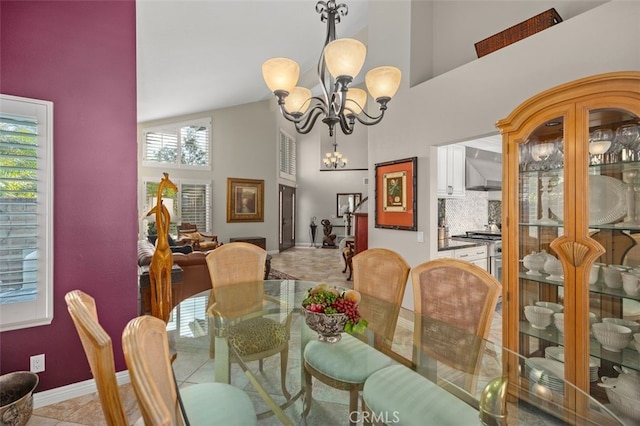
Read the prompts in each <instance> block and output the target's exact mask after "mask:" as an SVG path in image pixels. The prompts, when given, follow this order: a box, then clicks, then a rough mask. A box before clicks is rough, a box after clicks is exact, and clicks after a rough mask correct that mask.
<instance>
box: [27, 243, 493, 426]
mask: <svg viewBox="0 0 640 426" xmlns="http://www.w3.org/2000/svg"><path fill="white" fill-rule="evenodd" d="M339 256H340V253H339V251H338V250H335V249H323V248H294V249H291V250H288V251H285V252H283V253H280V254H277V255H274V256H273V259H272V268H273V269H275V270H278V271H282V272H285V273H287V274H290V275H292V276H294V277H297V278H299V279H304V280H308V281H322V282H327V283H329V284H333V285H340V286H343V287H350V286H351V282H350V281H346V280H345V278H346V274H343V273H342V272H341V271H342V264H341V260H340V257H339ZM501 320H502V318H501V315H500V314H499V313H497V314H496V315H495V318H494V327H493V329H492V333H491V339H492V340H494V341H496V343H500V341H501ZM399 328H402V326H401V325H400V323H399ZM292 330H299V327H296V325H295V324H294V325H293V326H292ZM402 331H404V332H406V333H407V335H408V336H409V335H410V333H411V330H410V328H407V327H406V326H405V328H404V330H402ZM292 338H299V335H298V336H295V335H294V336H292ZM397 349H398V350H399V351H402V352H404V351H405V350H410V349H409V348H401V347H399V348H397ZM177 350H178V357H177V360H176V361H175V363H174V369H175V373H176V378H177V380H178V382H180V384H181V386H185V385H188V384H190V383H197V382H199V381H209V380H211V379H212V377H213V365H214V364H213V362H214V361H213V360H211V359H209V357H208V355H207V354H206V353H203V352H202V351H196V350H194V349H193V348H190V347H188V346H185V347H180V346H178V347H177ZM293 352H295V351H292V352H291V353H290V355H289V374H288V388H289V390H293V389H300V382H301V379H300V373H299V371H300V370H299V368H300V354H296V353H293ZM407 355H408V354H407ZM256 364H257V363H256ZM279 371H280V368H279V357H271V358H270V359H268V360H266V361H265V366H264V372H265V373H264V379H265V380H266V381H267V382H268V387H269V388H268V389H267V391H268V392H269V393H271V383H273V387H272V388H273V394H274V398H275V399H276V400H277V398H278V394H279V393H280V392H279ZM232 382H233V384H234V385H236V386H239V387H243V388H244V389H245V390H246V391H247V392H248V393H249V394H250V395H251V397H252V399H253V400H254V402H255V404H256V410H257V411H258V412H259V411H262V410H264V409H265V408H266V406H265V404H264V402H263V401H262V399H261V398H260V397H259V395H258V394H257V393H256V392H255V391H253V388H252V386H251V384H249V383H248V379H247V378H246V376H245V375H244V374H243V373H242V371H241V370H240V369H239V368H237V367H235V366H234V367H233V368H232ZM121 395H122V397H123V400H124V404H125V407H126V409H127V413H128V416H129V420H130V422H131V423H132V424H133V422H135V421H136V420H137V419H138V417H139V416H140V413H139V410H138V408H137V405H136V402H135V396H134V394H133V391H132V389H131V385H130V384H126V385H123V386H121ZM280 398H282V396H280ZM301 410H302V401H301V400H298V401H296V403H295V404H293V405H292V406H291V407H289V408H288V409H287V410H286V413H287V414H288V415H289V416H290V417H291V418H292V419H299V418H300V413H301ZM259 423H260V424H261V425H277V424H280V422H279V421H278V419H277V418H275V417H268V418H266V419H263V420H260V422H259ZM104 424H105V421H104V418H103V415H102V411H101V407H100V403H99V400H98V398H97V394H91V395H86V396H83V397H79V398H75V399H71V400H67V401H64V402H61V403H58V404H52V405H49V406H46V407H41V408H38V409H36V410H34V413H33V416H32V418H31V420H30V421H29V422H28V424H27V426H50V425H58V426H73V425H92V426H93V425H96V426H98V425H104ZM307 424H309V425H339V424H348V394H347V392H345V391H336V390H333V389H331V388H329V387H327V386H324V385H323V384H321V383H316V382H314V404H313V405H312V410H311V412H310V414H309V417H308V420H307Z"/></svg>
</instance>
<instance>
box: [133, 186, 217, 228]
mask: <svg viewBox="0 0 640 426" xmlns="http://www.w3.org/2000/svg"><path fill="white" fill-rule="evenodd" d="M171 180H172V181H173V183H175V184H176V186H177V187H178V192H177V193H176V192H175V191H173V190H170V189H165V190H164V193H163V194H162V198H163V200H165V201H164V204H165V206H167V208H168V209H169V213H170V214H171V224H170V225H169V234H171V235H177V234H178V231H177V224H178V222H189V223H193V224H195V225H196V226H197V228H198V230H200V231H202V232H209V231H210V228H211V223H212V220H211V184H210V183H209V182H195V181H188V180H182V181H180V180H177V179H173V178H171ZM158 184H159V183H158V182H152V180H151V178H148V179H146V182H145V185H144V187H145V200H146V201H145V203H146V210H145V212H144V214H147V212H148V211H149V210H150V209H151V208H152V207H153V206H154V205H155V203H156V198H157V197H158ZM147 222H148V228H147V234H148V235H155V234H156V229H155V221H154V217H153V216H152V217H151V218H148V219H147Z"/></svg>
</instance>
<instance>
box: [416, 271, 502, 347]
mask: <svg viewBox="0 0 640 426" xmlns="http://www.w3.org/2000/svg"><path fill="white" fill-rule="evenodd" d="M411 282H412V285H413V300H414V309H415V312H416V313H419V314H423V315H425V316H426V317H429V318H433V319H437V320H440V321H442V322H445V323H447V324H449V325H453V326H455V327H457V328H459V329H461V330H464V331H467V332H469V333H472V334H475V335H477V336H480V337H482V338H485V339H486V338H487V337H488V336H489V330H490V329H491V321H492V320H493V313H494V312H495V309H496V304H497V302H498V298H499V297H500V294H501V293H502V284H500V281H498V280H497V279H496V278H495V277H494V276H492V275H491V274H490V273H489V272H487V271H485V270H484V269H482V268H480V267H479V266H477V265H474V264H472V263H469V262H465V261H464V260H459V259H436V260H430V261H428V262H424V263H422V264H420V265H418V266H416V267H414V268H413V269H412V270H411Z"/></svg>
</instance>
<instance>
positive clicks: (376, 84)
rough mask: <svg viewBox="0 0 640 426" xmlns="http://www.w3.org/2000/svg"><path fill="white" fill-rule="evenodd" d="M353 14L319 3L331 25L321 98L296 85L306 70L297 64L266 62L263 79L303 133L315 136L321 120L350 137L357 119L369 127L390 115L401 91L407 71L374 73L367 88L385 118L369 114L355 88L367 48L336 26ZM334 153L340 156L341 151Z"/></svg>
mask: <svg viewBox="0 0 640 426" xmlns="http://www.w3.org/2000/svg"><path fill="white" fill-rule="evenodd" d="M348 11H349V9H348V8H347V5H345V4H344V3H340V4H336V2H335V1H334V0H329V1H319V2H318V3H317V4H316V12H318V13H319V14H320V20H321V21H322V22H326V23H327V34H326V39H325V43H324V48H323V50H322V52H321V54H320V59H319V60H318V80H319V82H320V86H321V89H322V93H321V94H320V95H319V96H312V93H311V91H310V90H309V89H306V88H304V87H299V86H296V84H297V83H298V77H299V75H300V67H299V66H298V64H297V63H296V62H295V61H293V60H291V59H288V58H273V59H269V60H267V61H266V62H265V63H264V64H262V76H263V78H264V81H265V83H266V84H267V87H269V90H271V91H272V92H273V94H274V95H275V96H276V98H277V100H278V106H279V108H280V112H282V115H283V116H284V117H285V118H286V119H287V120H289V121H291V122H293V123H294V124H295V127H296V130H297V131H298V133H302V134H305V133H309V132H310V131H311V129H312V128H313V126H314V125H315V123H316V121H317V120H318V118H322V122H323V123H325V124H326V125H327V126H328V127H329V136H334V129H335V127H336V126H337V125H338V126H340V129H341V130H342V132H343V133H344V134H345V135H350V134H352V133H353V129H354V127H355V123H356V121H358V122H359V123H361V124H364V125H365V126H371V125H374V124H378V123H379V122H380V121H381V120H382V118H383V117H384V112H385V111H386V110H387V103H389V101H390V100H391V98H392V97H393V96H394V95H395V94H396V92H397V91H398V87H400V81H401V77H402V73H401V72H400V70H399V69H398V68H396V67H391V66H383V67H378V68H374V69H373V70H371V71H369V72H368V73H367V74H366V76H365V82H366V86H367V90H369V93H370V94H371V96H372V97H373V99H375V101H376V102H377V103H378V104H379V105H380V114H379V115H377V116H371V115H369V114H367V112H366V111H365V105H366V102H367V96H368V95H367V92H366V91H364V90H362V89H355V88H350V87H349V85H350V84H351V83H352V82H353V79H354V78H355V77H356V76H357V75H358V73H360V70H361V69H362V67H363V65H364V62H365V58H366V56H367V48H366V47H365V45H364V44H363V43H362V42H360V41H358V40H355V39H350V38H341V39H337V38H336V23H339V22H340V20H341V19H342V17H343V16H346V15H347V13H348ZM334 148H335V147H334ZM334 152H336V153H337V151H335V149H334ZM330 154H331V153H330ZM337 154H339V153H337ZM326 158H333V156H330V157H326ZM326 158H325V159H326ZM339 158H341V157H339ZM344 163H345V164H346V159H344ZM325 164H326V161H325ZM339 167H344V166H339ZM334 168H336V167H334Z"/></svg>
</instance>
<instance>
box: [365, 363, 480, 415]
mask: <svg viewBox="0 0 640 426" xmlns="http://www.w3.org/2000/svg"><path fill="white" fill-rule="evenodd" d="M362 397H363V399H364V402H365V404H366V405H367V407H369V410H370V412H371V413H372V415H374V416H379V418H386V419H388V420H389V421H390V422H391V423H392V424H394V425H439V426H447V425H451V426H465V425H479V424H480V417H479V413H478V411H477V410H476V409H474V408H473V407H471V406H470V405H468V404H466V403H465V402H463V401H461V400H460V399H458V398H456V397H455V396H454V395H452V394H450V393H449V392H447V391H446V390H444V389H442V388H441V387H439V386H438V385H436V384H435V383H433V382H431V381H429V380H427V379H426V378H424V377H423V376H421V375H420V374H418V373H416V372H415V371H413V370H411V369H409V368H407V367H405V366H404V365H394V366H391V367H387V368H384V369H382V370H380V371H377V372H375V373H373V374H372V375H371V376H370V377H369V378H368V379H367V381H366V382H365V383H364V389H363V391H362ZM380 416H384V417H380Z"/></svg>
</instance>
